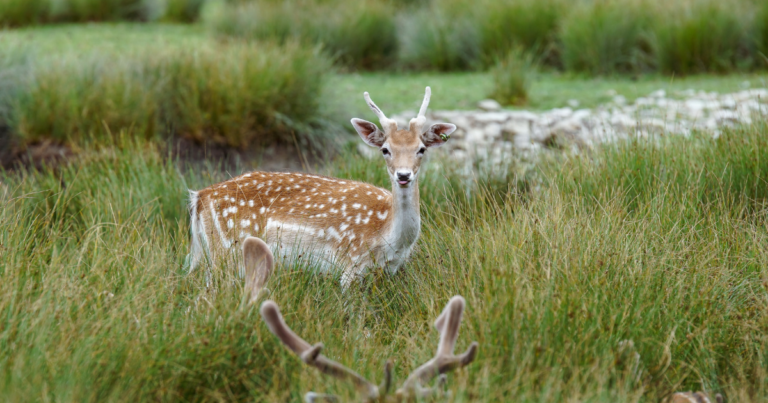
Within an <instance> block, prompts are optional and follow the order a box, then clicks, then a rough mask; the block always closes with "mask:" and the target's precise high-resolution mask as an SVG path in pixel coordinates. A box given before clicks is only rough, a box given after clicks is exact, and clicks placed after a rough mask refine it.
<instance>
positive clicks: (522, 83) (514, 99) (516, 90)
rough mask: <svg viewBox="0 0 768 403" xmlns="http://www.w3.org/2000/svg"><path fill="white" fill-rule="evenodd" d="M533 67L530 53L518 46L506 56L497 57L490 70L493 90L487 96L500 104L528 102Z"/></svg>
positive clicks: (533, 71)
mask: <svg viewBox="0 0 768 403" xmlns="http://www.w3.org/2000/svg"><path fill="white" fill-rule="evenodd" d="M535 68H536V66H535V62H534V60H533V56H532V55H531V54H530V53H526V52H525V51H523V50H522V49H519V48H518V49H515V50H512V51H510V52H509V53H508V54H507V56H505V57H504V58H500V59H498V60H497V62H496V65H495V66H493V69H492V70H491V75H492V76H493V92H491V94H490V95H489V96H490V97H491V98H493V99H495V100H497V101H499V103H501V104H502V105H524V104H525V103H526V102H528V94H529V91H530V87H531V81H532V80H533V77H532V75H533V74H534V73H535Z"/></svg>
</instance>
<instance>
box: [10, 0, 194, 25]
mask: <svg viewBox="0 0 768 403" xmlns="http://www.w3.org/2000/svg"><path fill="white" fill-rule="evenodd" d="M204 1H205V0H2V1H0V26H10V27H19V26H26V25H34V24H43V23H59V22H94V21H124V20H127V21H148V20H159V19H162V20H166V21H176V22H193V21H195V20H196V19H197V18H198V16H199V13H200V9H201V7H202V4H203V2H204Z"/></svg>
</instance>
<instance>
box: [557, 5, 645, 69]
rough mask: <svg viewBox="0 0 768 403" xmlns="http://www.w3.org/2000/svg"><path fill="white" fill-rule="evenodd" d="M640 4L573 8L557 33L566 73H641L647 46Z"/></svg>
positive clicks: (643, 8) (643, 13)
mask: <svg viewBox="0 0 768 403" xmlns="http://www.w3.org/2000/svg"><path fill="white" fill-rule="evenodd" d="M647 26H648V15H647V13H646V12H645V7H643V4H641V3H639V2H636V1H631V2H621V1H595V2H589V3H582V4H581V5H579V6H577V7H575V9H574V10H573V13H571V14H570V15H569V16H568V17H567V18H566V19H565V21H564V22H563V26H562V30H561V32H560V42H561V44H562V61H563V66H564V67H565V69H566V70H573V71H579V72H585V73H590V74H612V73H625V72H636V71H640V70H644V69H645V68H646V63H647V59H648V52H649V50H650V49H649V46H648V41H647V38H646V36H645V35H644V34H645V32H646V28H647Z"/></svg>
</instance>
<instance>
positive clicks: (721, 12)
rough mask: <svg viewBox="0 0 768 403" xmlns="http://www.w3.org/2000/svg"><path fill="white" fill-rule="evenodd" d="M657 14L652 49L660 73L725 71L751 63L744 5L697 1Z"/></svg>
mask: <svg viewBox="0 0 768 403" xmlns="http://www.w3.org/2000/svg"><path fill="white" fill-rule="evenodd" d="M661 12H662V10H661V9H659V10H657V11H656V13H657V15H656V18H654V21H655V25H656V26H655V27H654V34H655V46H654V47H655V53H656V57H657V64H658V66H659V68H660V69H661V70H662V71H663V72H665V73H674V74H693V73H703V72H726V71H730V70H732V69H734V68H737V67H742V66H744V65H745V64H746V63H751V62H752V60H753V59H752V58H751V57H750V53H751V50H750V44H749V42H750V40H749V36H748V32H749V31H748V29H749V28H748V26H749V24H748V22H749V21H750V18H748V16H747V15H746V13H745V5H744V4H742V3H738V2H727V3H721V2H717V1H714V0H700V1H694V2H691V3H690V4H684V5H678V6H676V7H664V9H663V14H662V15H658V14H659V13H661Z"/></svg>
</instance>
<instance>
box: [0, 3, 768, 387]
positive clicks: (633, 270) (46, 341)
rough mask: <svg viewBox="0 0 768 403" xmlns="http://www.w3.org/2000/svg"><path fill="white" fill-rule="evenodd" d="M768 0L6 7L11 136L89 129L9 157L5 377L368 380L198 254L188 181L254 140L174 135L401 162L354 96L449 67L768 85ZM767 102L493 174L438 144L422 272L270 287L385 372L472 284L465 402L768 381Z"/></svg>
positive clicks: (351, 161) (484, 92)
mask: <svg viewBox="0 0 768 403" xmlns="http://www.w3.org/2000/svg"><path fill="white" fill-rule="evenodd" d="M766 4H768V3H765V4H764V3H763V2H758V1H751V0H729V1H725V2H714V1H710V0H686V1H681V2H661V1H656V0H626V1H586V0H585V1H578V2H566V1H563V0H545V1H533V0H520V1H509V2H507V1H504V2H491V1H485V0H483V1H482V2H481V3H480V4H479V5H477V4H475V3H469V2H467V1H463V0H445V1H439V2H438V1H434V2H422V1H413V0H410V1H408V0H398V1H392V2H387V1H373V0H370V1H363V2H350V1H341V0H327V1H298V0H297V1H291V2H278V1H272V0H259V1H248V0H231V1H230V0H227V1H213V0H211V1H205V2H204V1H198V0H167V1H155V0H141V1H138V0H77V1H74V0H73V1H70V0H67V1H57V2H53V1H49V0H33V1H27V0H0V25H2V26H4V27H13V28H12V29H7V30H3V31H1V32H0V157H3V156H4V155H3V154H5V153H6V152H8V150H14V152H17V153H24V152H26V151H27V150H28V148H31V147H45V146H46V145H51V144H53V145H57V146H63V147H66V148H67V149H69V150H70V151H71V154H70V156H69V158H67V159H64V160H63V161H59V162H57V163H55V164H48V165H46V164H45V163H42V164H38V166H37V167H35V165H34V164H30V165H29V166H23V165H22V166H15V167H14V168H13V170H8V171H4V170H0V205H2V206H3V208H2V209H0V273H1V274H2V280H3V281H2V282H0V315H2V320H0V396H3V398H4V399H5V400H8V401H21V402H23V401H100V402H101V401H115V402H122V401H126V402H127V401H131V402H133V401H242V400H247V401H259V402H277V401H281V402H282V401H298V400H300V398H301V396H302V395H303V393H304V392H306V391H308V390H316V391H326V392H332V393H338V394H340V395H341V396H342V397H343V398H345V399H347V398H350V399H351V398H353V396H354V395H353V393H352V391H351V389H350V388H349V387H348V386H347V385H345V384H342V383H339V382H336V381H334V380H329V379H327V378H326V377H324V376H321V375H320V374H318V373H317V372H316V371H314V370H312V369H308V368H305V367H304V366H303V365H302V364H301V363H300V362H299V360H298V359H297V358H296V357H295V356H293V355H292V354H291V353H289V352H288V351H286V350H285V349H284V348H283V347H282V346H281V345H279V343H278V342H277V340H276V339H275V338H274V337H273V336H272V334H270V333H269V331H268V330H267V328H266V326H265V325H264V324H263V323H262V322H261V320H260V317H259V315H258V310H257V308H258V307H257V306H249V305H247V304H246V303H245V301H246V299H245V298H244V296H243V290H242V286H243V281H242V279H239V278H238V277H237V276H236V275H235V270H234V268H232V267H220V268H218V269H217V270H215V271H214V273H213V279H212V284H211V286H210V287H208V286H206V275H205V272H204V271H203V270H199V271H196V272H194V273H191V274H188V273H187V272H186V270H185V269H184V267H183V266H184V261H185V256H186V253H187V251H188V250H189V223H188V213H187V209H186V203H187V200H186V198H187V189H188V188H192V189H199V188H202V187H205V186H208V185H210V184H213V183H216V182H218V181H220V180H224V179H227V178H229V177H231V176H233V175H235V174H237V173H239V171H241V170H243V169H249V168H252V165H253V164H251V163H250V161H248V162H246V163H245V164H244V165H243V166H238V167H236V168H235V169H232V163H231V161H218V162H217V161H191V160H188V159H184V160H182V159H178V158H177V157H176V154H174V152H173V151H172V148H171V147H169V143H170V142H171V141H174V140H178V139H180V138H183V139H187V140H190V141H191V142H194V143H198V144H200V145H201V147H206V146H211V145H214V146H217V147H224V148H227V149H248V148H263V146H265V145H269V144H275V143H277V144H281V143H282V144H286V143H287V144H292V145H296V146H297V147H300V148H302V149H310V150H315V151H327V152H325V153H324V156H325V157H327V158H328V160H326V161H324V163H323V164H318V165H317V166H315V167H309V168H310V169H313V170H315V171H318V172H321V173H326V174H330V175H334V176H339V177H344V178H354V179H360V180H364V181H367V182H370V183H374V184H378V185H385V184H386V182H387V180H386V176H385V172H384V169H383V163H382V162H381V161H378V160H373V161H369V160H367V159H364V158H363V157H361V156H360V155H358V153H357V152H355V146H356V145H357V141H359V140H357V139H356V138H355V139H354V140H353V141H354V142H352V143H347V144H344V145H339V144H340V143H344V141H345V140H347V139H349V138H350V137H351V135H350V134H349V133H348V131H349V130H350V128H349V127H348V125H349V124H348V122H349V119H350V118H351V117H360V118H364V119H368V120H375V118H374V117H373V115H372V113H371V112H370V110H369V109H368V108H367V107H366V105H365V103H364V102H363V100H362V92H363V91H369V92H370V93H371V96H372V97H373V99H374V100H375V101H376V102H377V103H378V105H379V106H380V107H381V108H382V109H383V110H384V111H385V112H386V113H387V114H393V113H398V112H401V111H404V110H413V111H415V110H416V108H417V107H418V105H419V102H420V100H421V96H422V95H423V89H424V87H425V86H426V85H430V86H431V87H432V89H433V99H432V102H431V104H430V106H431V108H432V109H433V110H434V109H471V108H474V106H475V105H476V103H477V102H478V101H479V100H482V99H485V98H487V97H489V96H490V95H491V94H500V95H499V96H500V97H505V98H507V99H509V100H510V101H509V102H512V103H520V104H521V105H516V106H514V107H521V108H526V109H534V110H536V109H549V108H555V107H563V106H565V105H566V104H567V103H568V101H570V100H576V101H578V102H579V107H588V108H589V107H595V106H598V105H600V104H603V103H605V102H609V101H610V100H611V99H612V98H613V97H614V96H615V95H622V96H624V97H626V98H627V100H628V101H629V102H632V101H633V100H634V99H636V98H637V97H639V96H644V95H647V94H649V93H651V92H653V91H656V90H659V89H664V90H666V91H667V93H668V94H669V95H670V96H672V97H674V96H676V95H675V93H676V92H677V91H682V90H687V89H694V90H705V91H715V92H733V91H738V90H741V89H745V88H756V87H765V86H766V80H767V79H768V75H766V73H765V66H766V65H765V64H764V61H765V54H767V53H768V51H767V49H768V47H766V46H768V45H767V44H768V6H766ZM54 5H57V6H56V7H58V8H56V7H54ZM334 11H338V12H337V13H333V12H334ZM329 13H330V14H329ZM326 14H328V15H329V17H328V18H317V15H326ZM104 21H107V22H106V23H104ZM126 21H130V22H126ZM163 21H165V22H168V21H175V22H184V23H183V24H175V23H174V24H168V23H162V22H163ZM82 22H89V23H88V24H81V23H82ZM94 22H99V23H94ZM69 23H78V24H71V25H70V24H69ZM19 26H21V27H22V28H17V27H19ZM510 55H511V56H510ZM519 60H525V61H526V63H519V62H518V61H519ZM527 61H530V63H528V62H527ZM712 73H718V74H720V73H727V74H723V75H711V74H712ZM500 90H501V91H500ZM507 90H510V91H507ZM512 90H514V91H512ZM755 121H756V122H757V123H756V124H755V125H753V126H745V127H738V128H731V129H728V130H726V131H724V132H723V133H722V135H720V136H719V137H718V138H717V139H712V138H711V136H710V135H709V134H707V133H695V134H694V135H693V136H691V138H678V137H659V138H654V139H645V140H633V141H628V142H621V143H617V144H612V145H603V146H600V147H598V148H596V149H594V150H588V151H585V152H582V153H580V154H579V155H572V154H569V153H566V152H562V153H561V152H560V151H551V152H547V153H545V154H542V155H541V158H539V159H538V160H537V163H536V165H535V166H530V165H522V164H518V165H514V164H513V167H512V168H511V169H510V171H509V172H503V173H498V172H496V173H494V174H493V175H488V176H482V175H481V176H477V177H475V178H473V179H472V180H470V181H467V180H465V179H464V178H462V177H461V175H460V173H459V172H460V171H461V170H460V169H459V168H458V167H454V163H453V162H452V161H439V162H440V163H441V164H440V165H427V166H426V167H425V171H424V175H423V177H422V178H421V183H420V186H421V191H422V207H421V208H422V210H421V211H422V217H423V220H424V221H423V222H424V228H423V233H422V236H421V240H420V242H419V247H418V248H417V250H416V251H415V253H414V255H413V258H412V259H411V261H410V262H409V263H408V264H407V265H406V267H404V269H403V270H402V271H401V272H400V273H399V274H398V275H396V276H394V277H390V276H386V275H384V274H383V273H381V272H373V273H371V274H370V275H369V276H368V277H367V278H366V281H365V282H364V284H362V285H360V286H359V287H353V289H352V291H351V292H350V293H349V294H347V295H343V294H342V293H341V290H340V288H339V286H338V284H339V278H338V277H337V276H334V275H320V274H314V273H311V272H310V271H308V270H305V269H307V268H305V267H300V266H299V265H297V264H294V263H293V262H280V263H279V264H278V268H277V271H276V273H275V276H274V277H273V278H272V279H271V280H270V283H269V285H268V286H269V288H270V289H271V295H270V298H273V299H275V300H276V301H277V302H278V304H279V305H280V307H281V309H282V311H283V313H284V314H285V316H286V320H287V321H288V323H289V324H290V325H291V327H292V328H293V329H294V330H296V331H297V332H298V333H299V334H301V335H302V336H304V337H305V338H306V339H307V340H308V341H310V342H318V341H322V342H324V343H325V345H326V349H325V351H324V352H325V353H326V354H327V355H329V356H330V357H332V358H334V359H337V360H339V361H340V362H342V363H343V364H345V365H348V366H350V367H352V368H354V369H356V370H358V371H359V372H361V373H362V374H364V375H365V376H367V377H369V378H372V379H376V380H378V376H379V374H380V373H381V368H382V365H383V363H384V361H385V360H386V359H387V358H389V357H391V358H393V359H394V360H395V365H396V367H395V369H396V374H395V377H396V380H397V381H401V380H403V379H404V378H405V376H406V375H407V373H408V372H409V371H410V370H412V369H414V368H415V367H417V366H418V365H419V364H421V363H423V362H424V361H426V360H427V359H429V358H430V357H431V355H432V354H433V352H434V349H435V347H436V344H437V334H436V333H435V332H434V331H433V330H432V329H431V323H432V321H433V320H434V318H435V317H436V316H437V315H438V314H439V311H440V309H442V307H443V306H444V305H445V303H446V302H447V301H448V299H449V298H450V297H451V296H452V295H455V294H461V295H463V296H464V297H465V298H466V300H467V303H468V307H467V311H466V315H465V322H464V323H465V324H464V326H463V329H462V332H461V336H460V339H459V345H458V348H459V349H463V348H464V347H466V346H467V345H468V344H469V343H470V342H471V341H473V340H477V341H478V342H479V343H480V352H479V355H478V358H477V361H476V362H474V363H473V364H472V365H471V366H469V367H468V368H467V369H465V370H461V371H458V372H457V373H455V374H452V375H450V377H449V387H450V389H451V391H452V392H453V397H452V398H451V399H449V400H453V401H524V402H527V401H537V402H560V401H595V402H617V401H619V402H656V401H659V400H661V399H662V398H664V397H665V396H668V395H669V394H670V393H671V392H673V391H678V390H689V389H702V390H705V391H708V392H721V393H723V394H724V395H725V396H726V397H727V399H728V400H729V401H755V402H764V401H768V382H767V381H766V380H767V379H768V360H767V359H766V356H765V351H766V348H767V347H768V337H767V336H766V335H767V334H768V271H767V269H766V268H767V267H768V253H767V252H768V229H767V228H768V226H767V224H768V215H766V211H768V210H767V209H766V207H767V206H766V203H767V202H768V186H766V179H767V178H768V157H767V156H766V150H768V126H766V123H765V119H762V120H760V119H756V120H755ZM564 149H567V147H566V148H564ZM169 150H171V151H169ZM262 151H263V150H262ZM14 155H15V154H14ZM304 162H305V161H304ZM347 300H352V301H353V302H354V309H353V311H351V312H350V311H348V310H345V305H346V301H347ZM365 334H371V335H372V336H371V337H366V336H365Z"/></svg>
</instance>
